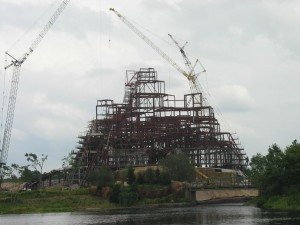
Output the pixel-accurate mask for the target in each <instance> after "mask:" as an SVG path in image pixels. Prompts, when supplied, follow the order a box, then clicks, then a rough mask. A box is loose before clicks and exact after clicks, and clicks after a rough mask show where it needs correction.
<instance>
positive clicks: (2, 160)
mask: <svg viewBox="0 0 300 225" xmlns="http://www.w3.org/2000/svg"><path fill="white" fill-rule="evenodd" d="M69 2H70V0H63V1H62V3H61V4H60V5H59V6H58V8H57V9H56V11H55V12H54V14H53V15H52V17H51V18H50V19H49V21H48V22H47V24H46V25H45V26H44V27H43V29H42V30H41V32H40V33H39V34H38V36H37V37H36V38H35V39H34V41H33V42H32V44H31V45H30V47H29V49H28V50H27V51H26V52H25V53H24V54H23V55H22V56H21V57H20V58H19V59H16V58H14V57H13V56H12V55H10V54H9V53H8V52H6V54H7V55H8V56H9V57H11V58H12V61H11V63H10V64H9V65H8V66H6V67H5V69H8V68H9V67H11V66H13V75H12V80H11V86H10V93H9V99H8V107H7V113H6V121H5V127H4V133H3V140H2V145H1V143H0V146H1V149H0V185H1V181H2V179H3V176H4V171H3V169H4V168H3V167H4V165H6V161H7V155H8V150H9V144H10V138H11V130H12V125H13V120H14V112H15V106H16V99H17V91H18V84H19V78H20V70H21V66H22V64H23V63H24V62H25V61H26V60H27V59H28V57H29V56H30V54H31V53H32V52H33V51H34V50H35V49H36V48H37V46H38V45H39V44H40V43H41V41H42V40H43V38H44V37H45V35H46V34H47V32H48V31H49V30H50V28H51V27H52V26H53V24H54V23H55V21H56V20H57V19H58V17H59V15H60V14H61V13H62V12H63V11H64V9H65V8H66V7H67V5H68V4H69ZM0 141H1V140H0Z"/></svg>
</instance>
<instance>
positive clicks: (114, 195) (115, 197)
mask: <svg viewBox="0 0 300 225" xmlns="http://www.w3.org/2000/svg"><path fill="white" fill-rule="evenodd" d="M120 193H121V185H120V184H115V185H114V186H113V188H112V191H111V193H110V196H109V201H110V202H113V203H119V194H120Z"/></svg>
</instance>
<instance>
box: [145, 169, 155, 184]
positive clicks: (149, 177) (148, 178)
mask: <svg viewBox="0 0 300 225" xmlns="http://www.w3.org/2000/svg"><path fill="white" fill-rule="evenodd" d="M144 179H145V183H147V184H154V183H155V173H154V171H153V169H152V168H147V169H146V171H145V172H144Z"/></svg>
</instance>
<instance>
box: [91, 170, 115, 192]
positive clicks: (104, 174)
mask: <svg viewBox="0 0 300 225" xmlns="http://www.w3.org/2000/svg"><path fill="white" fill-rule="evenodd" d="M87 181H88V182H89V183H90V184H92V185H96V186H97V189H98V190H101V189H102V188H103V187H112V185H113V182H114V176H113V173H112V172H111V171H110V170H109V169H108V168H106V167H104V166H103V167H101V168H100V169H99V170H98V171H94V172H92V173H91V174H90V175H89V176H88V178H87Z"/></svg>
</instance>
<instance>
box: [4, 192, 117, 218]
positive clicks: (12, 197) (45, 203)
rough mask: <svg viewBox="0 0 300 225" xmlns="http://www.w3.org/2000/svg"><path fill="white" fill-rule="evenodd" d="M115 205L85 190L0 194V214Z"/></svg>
mask: <svg viewBox="0 0 300 225" xmlns="http://www.w3.org/2000/svg"><path fill="white" fill-rule="evenodd" d="M114 207H117V205H116V204H113V203H110V202H109V201H108V200H103V199H101V198H99V197H98V196H93V195H90V194H89V192H88V190H87V189H78V190H42V191H27V192H2V193H0V214H10V213H45V212H74V211H80V210H82V209H85V208H99V209H106V208H114Z"/></svg>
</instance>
